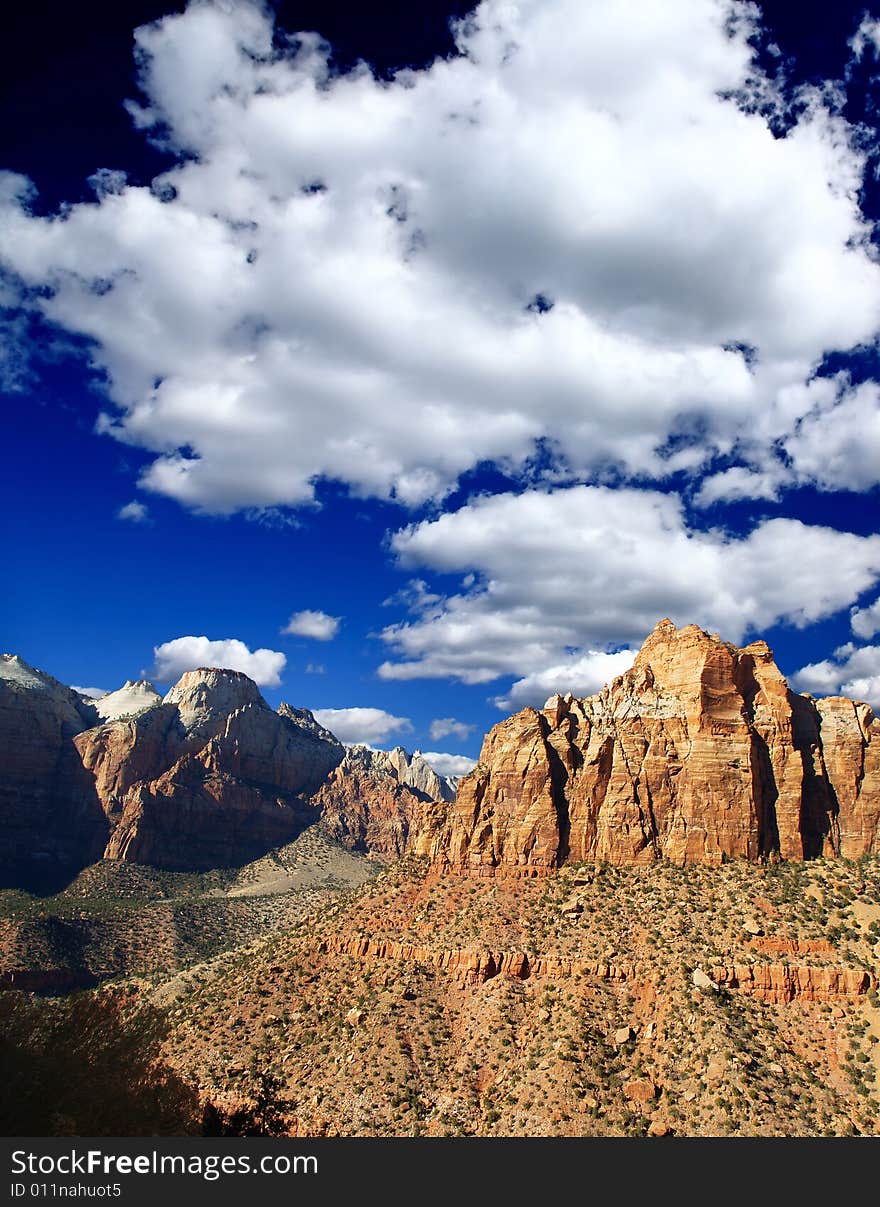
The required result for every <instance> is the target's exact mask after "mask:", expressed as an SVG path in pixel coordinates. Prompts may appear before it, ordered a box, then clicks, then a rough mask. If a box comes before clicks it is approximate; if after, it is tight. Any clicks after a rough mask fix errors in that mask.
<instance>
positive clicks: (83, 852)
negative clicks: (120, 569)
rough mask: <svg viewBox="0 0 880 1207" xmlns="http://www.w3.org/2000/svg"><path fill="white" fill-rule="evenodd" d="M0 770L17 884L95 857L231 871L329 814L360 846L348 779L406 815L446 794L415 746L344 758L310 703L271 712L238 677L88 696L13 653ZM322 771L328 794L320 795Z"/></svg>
mask: <svg viewBox="0 0 880 1207" xmlns="http://www.w3.org/2000/svg"><path fill="white" fill-rule="evenodd" d="M0 773H2V781H0V815H2V818H3V838H2V840H0V876H2V882H3V883H5V884H7V885H12V884H15V885H22V886H25V887H31V886H36V885H40V884H43V883H47V884H52V883H54V882H60V881H63V879H64V878H65V877H68V878H69V877H70V876H71V875H73V874H75V873H76V872H77V871H79V870H80V869H81V868H83V867H85V866H87V865H88V864H90V863H93V862H94V861H95V860H98V859H100V858H101V857H102V856H103V857H105V858H110V859H120V860H126V861H129V862H136V863H143V864H151V865H153V866H156V867H161V868H166V869H172V870H181V871H183V870H187V871H190V870H193V871H194V870H206V869H209V868H214V867H226V866H238V865H241V864H244V863H246V862H248V861H249V860H252V859H255V858H257V857H258V856H260V855H262V854H264V853H265V852H266V851H268V850H270V849H272V848H273V847H277V846H281V845H283V844H284V843H286V842H289V841H290V840H291V839H293V838H294V837H295V836H296V834H298V833H299V832H300V831H301V830H302V829H303V828H304V827H305V826H307V825H310V824H313V823H314V822H316V821H319V820H321V818H322V816H323V815H324V814H325V813H326V814H328V815H329V823H330V826H331V829H332V832H333V834H334V836H335V837H336V838H338V839H339V840H341V841H343V842H344V843H346V844H347V845H349V846H350V847H357V848H359V849H362V850H369V849H371V848H370V847H369V846H368V845H365V843H366V838H367V827H365V826H364V825H362V823H361V818H360V816H359V815H358V816H355V817H353V818H352V820H351V821H349V818H348V812H347V806H346V800H347V798H348V796H350V795H352V794H351V793H346V791H345V789H344V785H345V784H346V783H347V782H348V779H349V777H354V778H355V779H356V782H357V793H358V794H359V795H358V799H359V800H361V799H362V797H363V793H364V791H365V790H366V791H368V792H372V793H375V794H379V795H381V794H382V793H383V792H384V793H391V794H393V795H394V796H395V799H396V801H397V803H398V807H399V808H400V809H401V810H402V812H403V814H404V815H406V814H407V811H408V810H410V811H411V810H416V809H419V808H421V807H422V805H423V804H424V802H425V801H428V800H437V801H444V800H445V801H448V800H451V799H452V798H453V797H454V787H453V785H452V784H451V783H450V781H448V780H447V779H445V778H444V777H443V776H439V775H437V773H436V772H434V771H433V769H432V768H431V767H430V766H429V765H428V764H427V763H426V762H425V760H424V759H422V758H421V756H420V755H419V754H414V755H411V754H408V753H407V752H406V751H404V750H403V749H401V748H398V749H396V750H394V751H392V752H380V751H376V752H374V751H370V750H368V749H367V748H365V747H356V748H354V749H352V750H350V751H348V752H347V751H346V748H345V747H344V746H343V744H342V743H341V742H340V741H339V740H338V739H337V738H336V737H335V736H334V735H333V734H332V733H330V732H329V730H327V729H324V728H323V727H322V726H321V725H319V724H318V722H317V721H316V720H315V718H314V717H313V716H312V714H311V713H310V712H309V711H308V710H307V709H297V708H292V707H290V706H289V705H287V704H282V705H281V706H280V708H279V709H278V711H277V712H275V711H273V710H272V709H271V708H270V707H269V705H268V704H267V703H266V702H265V700H264V699H263V698H262V696H261V695H260V692H259V690H258V688H257V686H256V684H255V683H254V682H253V681H252V680H251V679H249V678H248V677H247V676H246V675H243V674H241V673H239V672H237V671H230V670H220V669H214V668H203V669H200V670H193V671H188V672H187V673H186V674H185V675H183V677H182V678H181V679H180V681H179V682H178V683H176V684H175V685H174V687H172V688H171V690H170V691H169V692H168V693H167V695H166V696H164V697H161V696H160V695H159V693H158V692H157V691H156V690H155V688H153V686H152V685H151V684H149V683H147V682H146V681H143V680H142V681H138V682H131V681H130V682H128V683H126V684H125V686H124V687H122V688H120V689H119V690H118V691H115V692H111V693H109V694H108V695H105V696H103V697H101V698H99V699H92V698H89V697H87V696H85V695H83V694H82V693H80V692H77V691H76V690H74V689H73V688H69V687H65V686H64V684H62V683H59V682H58V680H56V679H53V678H52V677H51V676H50V675H47V674H45V673H44V672H42V671H38V670H35V669H34V668H33V667H31V666H29V665H28V664H27V663H26V662H24V661H23V660H22V659H21V658H18V657H16V656H14V655H8V654H5V655H3V656H2V657H0ZM331 773H333V784H334V785H335V787H336V789H337V791H336V795H335V796H334V795H333V793H332V792H328V793H327V794H326V801H325V803H324V804H319V803H316V802H315V801H313V799H312V798H313V796H314V794H315V793H316V792H317V791H318V789H319V788H321V787H322V785H325V784H328V787H329V783H328V782H329V779H330V777H331ZM377 849H378V851H379V853H383V851H384V846H383V844H382V843H381V842H380V843H379V846H378V848H377ZM395 853H397V852H396V849H395Z"/></svg>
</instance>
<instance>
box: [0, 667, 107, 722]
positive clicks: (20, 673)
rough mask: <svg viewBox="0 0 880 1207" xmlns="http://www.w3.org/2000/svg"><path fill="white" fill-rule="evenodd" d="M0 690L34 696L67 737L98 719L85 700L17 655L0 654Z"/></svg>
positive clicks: (92, 707)
mask: <svg viewBox="0 0 880 1207" xmlns="http://www.w3.org/2000/svg"><path fill="white" fill-rule="evenodd" d="M0 689H4V690H6V691H8V692H33V693H38V694H39V696H40V697H42V704H43V706H44V707H48V708H51V709H52V711H53V713H54V714H55V716H56V719H57V720H58V721H59V722H60V723H61V724H62V725H63V727H64V729H65V731H66V732H69V733H79V732H80V731H81V730H83V729H86V728H88V726H90V725H94V724H95V723H96V722H97V721H98V720H99V719H100V718H99V717H98V715H97V713H96V711H95V708H94V701H90V700H86V699H85V698H84V697H83V696H80V695H79V694H78V693H77V692H75V691H74V690H73V689H72V688H70V687H65V685H64V684H63V683H60V682H59V681H58V680H57V679H53V677H52V676H51V675H47V674H46V672H45V671H40V670H37V669H36V668H35V667H33V666H31V665H30V663H29V662H25V660H24V658H21V657H19V655H18V654H0Z"/></svg>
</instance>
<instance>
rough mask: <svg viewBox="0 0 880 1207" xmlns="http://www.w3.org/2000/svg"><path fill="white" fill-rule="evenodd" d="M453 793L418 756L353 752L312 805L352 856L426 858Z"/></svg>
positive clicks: (358, 748) (398, 750) (397, 752)
mask: <svg viewBox="0 0 880 1207" xmlns="http://www.w3.org/2000/svg"><path fill="white" fill-rule="evenodd" d="M454 797H455V792H454V790H453V788H452V787H451V785H450V784H449V782H448V780H446V779H445V778H444V777H443V776H440V775H437V773H436V772H435V771H434V770H433V768H432V767H430V766H429V764H428V763H426V762H425V760H424V759H423V758H422V757H421V755H420V754H418V752H416V753H415V754H412V755H410V754H407V752H406V751H405V750H404V749H403V748H402V747H400V746H398V747H395V749H394V750H390V751H385V750H370V749H369V747H367V746H352V747H350V748H349V749H348V750H347V751H346V754H345V758H344V759H343V761H342V762H341V763H340V764H339V766H338V767H337V768H336V769H335V771H334V772H333V774H332V775H331V776H330V778H329V780H328V781H327V783H326V784H324V785H323V786H322V787H321V789H320V790H319V791H318V792H317V793H316V795H315V797H314V798H313V803H314V804H315V805H316V806H317V807H318V808H319V809H320V811H321V814H322V821H323V825H324V828H325V830H326V832H327V833H328V834H329V835H330V837H331V838H334V839H336V841H337V842H341V843H343V844H344V845H345V846H347V847H350V848H351V849H353V850H358V851H369V852H370V853H371V854H377V855H380V856H382V857H384V858H386V859H397V858H399V856H401V855H404V854H406V853H407V852H408V851H411V852H413V853H415V854H417V855H424V854H428V853H429V852H430V850H431V849H432V845H433V844H434V843H435V842H436V840H437V836H438V834H439V832H440V829H441V827H442V826H443V824H444V822H445V818H446V810H447V807H448V802H449V801H451V800H453V799H454Z"/></svg>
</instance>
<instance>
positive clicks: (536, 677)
mask: <svg viewBox="0 0 880 1207" xmlns="http://www.w3.org/2000/svg"><path fill="white" fill-rule="evenodd" d="M635 656H636V651H635V650H616V651H615V652H614V653H611V654H607V653H603V652H602V651H601V650H589V651H588V652H587V653H585V654H580V655H577V656H576V657H572V658H569V659H567V660H566V661H565V662H560V663H558V664H557V665H556V666H549V667H546V668H545V669H544V670H540V671H534V672H533V673H532V674H531V675H526V676H524V677H523V678H522V679H517V681H516V683H514V685H513V686H512V687H511V689H510V691H509V692H508V693H507V695H506V696H504V697H500V698H499V699H497V700H496V704H497V705H498V707H499V708H503V709H511V708H522V707H523V706H524V705H526V704H530V705H531V706H532V707H533V708H540V707H541V706H542V705H543V704H544V702H545V701H546V700H547V698H548V697H549V696H551V695H553V694H554V692H559V693H560V694H562V695H565V693H566V692H571V694H572V695H573V696H591V695H593V693H594V692H597V691H599V690H600V689H601V688H603V687H604V686H605V684H606V683H610V682H611V680H612V679H614V678H615V677H616V676H617V675H622V674H623V672H624V671H626V670H629V668H630V667H631V666H632V664H633V659H634V658H635Z"/></svg>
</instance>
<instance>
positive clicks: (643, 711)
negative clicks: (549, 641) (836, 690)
mask: <svg viewBox="0 0 880 1207" xmlns="http://www.w3.org/2000/svg"><path fill="white" fill-rule="evenodd" d="M430 851H431V854H432V855H433V857H434V858H435V860H436V861H437V862H438V863H439V864H441V865H443V866H447V867H452V868H461V869H470V870H473V871H477V872H480V873H483V874H490V875H491V874H492V873H493V872H494V871H495V870H496V869H498V870H502V871H509V872H514V873H520V874H526V875H529V874H540V873H541V872H543V871H546V870H548V869H550V868H553V867H556V866H558V865H560V864H563V863H566V862H580V861H590V860H607V861H608V862H610V863H614V864H630V863H632V864H641V863H646V862H650V861H652V860H654V859H657V858H661V857H662V858H666V859H670V860H672V861H673V862H675V863H678V864H688V863H710V864H711V863H720V862H721V861H722V860H724V859H730V858H745V859H758V858H762V857H767V856H774V855H779V856H781V857H783V858H785V859H803V858H808V857H810V856H814V855H819V854H828V855H833V854H839V855H842V856H846V857H850V858H855V857H858V856H860V855H863V854H868V853H877V852H880V721H878V720H877V719H876V718H875V717H874V716H873V714H872V712H871V709H870V708H869V707H868V705H866V704H859V703H854V702H853V701H850V700H845V699H839V698H833V699H826V700H819V701H814V700H813V699H812V698H811V697H809V696H800V695H797V694H796V693H795V692H793V691H791V690H790V689H789V688H788V685H787V684H786V681H785V679H784V678H783V677H782V675H781V674H780V672H779V670H778V668H777V667H776V665H775V663H774V661H773V656H772V654H771V652H770V650H769V649H768V647H767V645H766V643H765V642H763V641H756V642H753V643H752V644H751V645H748V646H746V647H745V648H744V649H739V648H737V647H736V646H733V645H729V644H727V643H726V642H723V641H722V640H721V639H720V638H719V637H718V636H717V635H713V636H710V635H709V634H708V633H705V632H703V630H701V629H699V628H698V627H697V626H696V625H688V626H687V627H686V628H682V629H676V628H675V626H674V625H673V624H672V622H671V621H669V620H663V621H661V622H660V623H659V624H658V625H657V627H656V628H655V629H654V631H653V633H651V635H650V636H649V637H648V639H647V641H646V642H645V644H644V646H643V647H642V649H641V651H640V652H639V654H638V656H637V657H636V660H635V664H634V666H633V667H632V669H631V670H629V671H627V672H626V674H624V675H621V676H620V677H619V678H617V679H615V680H614V681H613V683H611V684H610V685H609V686H607V687H605V688H604V689H603V690H602V691H601V692H599V693H598V694H597V695H595V696H590V697H589V698H587V699H583V700H576V699H572V698H571V697H570V696H566V697H564V698H562V697H559V696H555V697H552V698H551V699H550V700H549V701H548V702H547V704H546V706H545V707H544V709H543V710H541V711H537V710H535V709H532V708H526V709H523V710H522V712H519V713H517V714H516V715H515V716H513V717H510V718H508V719H507V720H506V721H502V722H501V724H499V725H496V726H495V728H494V729H493V730H492V731H491V732H490V733H489V734H488V735H487V737H486V739H485V742H484V744H483V750H482V753H481V756H480V761H479V763H478V765H477V767H476V768H475V769H474V771H473V772H471V774H470V775H468V776H467V777H465V778H464V779H463V780H462V781H461V782H460V783H459V787H458V794H457V797H456V801H455V803H454V805H452V806H451V807H450V811H449V816H448V821H447V824H446V825H445V827H444V829H443V831H442V832H441V833H440V834H439V835H438V836H437V838H436V839H435V840H433V841H432V843H431V844H430Z"/></svg>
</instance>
